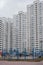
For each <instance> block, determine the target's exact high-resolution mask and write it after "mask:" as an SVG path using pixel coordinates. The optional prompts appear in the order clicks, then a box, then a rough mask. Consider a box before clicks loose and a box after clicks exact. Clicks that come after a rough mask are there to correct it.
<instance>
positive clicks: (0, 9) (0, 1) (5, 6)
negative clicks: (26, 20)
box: [0, 0, 34, 17]
mask: <svg viewBox="0 0 43 65" xmlns="http://www.w3.org/2000/svg"><path fill="white" fill-rule="evenodd" d="M33 1H34V0H0V17H12V16H13V15H14V14H17V13H18V11H24V12H25V11H26V5H28V4H31V3H32V2H33Z"/></svg>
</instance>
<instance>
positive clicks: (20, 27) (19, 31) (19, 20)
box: [14, 11, 27, 52]
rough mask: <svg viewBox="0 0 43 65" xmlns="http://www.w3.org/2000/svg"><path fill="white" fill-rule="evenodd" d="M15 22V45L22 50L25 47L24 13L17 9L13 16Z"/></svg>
mask: <svg viewBox="0 0 43 65" xmlns="http://www.w3.org/2000/svg"><path fill="white" fill-rule="evenodd" d="M14 22H15V28H14V29H15V35H16V37H15V40H16V41H15V43H16V44H15V46H16V48H18V49H19V51H20V52H22V51H23V50H24V49H25V48H27V47H26V13H24V12H22V11H19V12H18V14H17V15H15V16H14Z"/></svg>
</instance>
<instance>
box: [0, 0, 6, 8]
mask: <svg viewBox="0 0 43 65" xmlns="http://www.w3.org/2000/svg"><path fill="white" fill-rule="evenodd" d="M5 4H6V0H0V9H2V8H3V7H4V6H5Z"/></svg>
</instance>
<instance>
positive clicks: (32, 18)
mask: <svg viewBox="0 0 43 65" xmlns="http://www.w3.org/2000/svg"><path fill="white" fill-rule="evenodd" d="M27 25H28V30H27V31H28V32H29V33H28V44H29V50H30V51H32V49H33V48H34V49H35V51H40V50H43V1H42V2H40V1H39V0H35V1H34V2H33V3H32V4H30V5H27Z"/></svg>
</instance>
